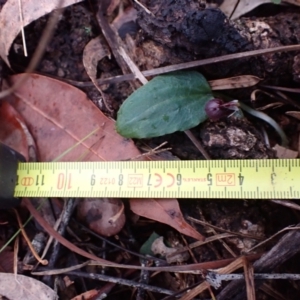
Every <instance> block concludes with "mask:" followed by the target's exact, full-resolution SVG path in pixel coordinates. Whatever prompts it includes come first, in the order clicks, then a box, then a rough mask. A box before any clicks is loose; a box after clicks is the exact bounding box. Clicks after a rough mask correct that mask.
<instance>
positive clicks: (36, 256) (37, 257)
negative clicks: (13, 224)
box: [13, 208, 48, 266]
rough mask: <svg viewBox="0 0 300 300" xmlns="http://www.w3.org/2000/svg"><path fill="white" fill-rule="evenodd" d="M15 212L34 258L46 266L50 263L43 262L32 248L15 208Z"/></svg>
mask: <svg viewBox="0 0 300 300" xmlns="http://www.w3.org/2000/svg"><path fill="white" fill-rule="evenodd" d="M13 211H14V212H15V214H16V217H17V221H18V224H19V227H20V230H21V232H22V235H23V237H24V239H25V241H26V242H27V245H28V247H29V249H30V250H31V252H32V254H33V256H34V257H35V259H36V260H37V261H38V262H39V263H40V264H42V265H44V266H45V265H47V264H48V261H47V260H46V259H44V260H42V259H41V258H40V256H39V255H38V254H37V253H36V251H35V249H34V247H33V246H32V244H31V242H30V240H29V237H28V235H27V233H26V231H25V230H24V226H23V224H22V221H21V218H20V216H19V213H18V211H17V210H16V209H14V208H13Z"/></svg>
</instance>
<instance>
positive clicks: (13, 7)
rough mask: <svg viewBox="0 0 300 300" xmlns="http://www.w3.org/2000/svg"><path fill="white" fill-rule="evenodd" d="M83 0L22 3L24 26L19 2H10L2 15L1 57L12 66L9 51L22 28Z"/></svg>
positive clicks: (0, 14) (0, 31)
mask: <svg viewBox="0 0 300 300" xmlns="http://www.w3.org/2000/svg"><path fill="white" fill-rule="evenodd" d="M81 1H82V0H62V1H60V0H52V1H48V0H39V1H35V0H27V1H23V3H22V15H23V24H22V23H21V20H20V17H19V15H20V13H19V3H18V0H8V1H7V2H6V3H5V5H4V6H3V8H2V10H1V13H0V28H1V30H0V55H1V57H2V58H3V60H4V61H5V62H6V63H7V65H9V66H10V64H9V61H8V57H7V56H8V53H9V49H10V47H11V45H12V43H13V41H14V39H15V38H16V37H17V35H18V34H19V32H20V30H21V28H22V26H26V25H28V24H30V23H31V22H33V21H34V20H37V19H38V18H40V17H42V16H44V15H46V14H48V13H50V12H52V11H53V10H54V9H57V8H58V7H59V6H60V7H61V8H63V7H67V6H69V5H72V4H75V3H79V2H81Z"/></svg>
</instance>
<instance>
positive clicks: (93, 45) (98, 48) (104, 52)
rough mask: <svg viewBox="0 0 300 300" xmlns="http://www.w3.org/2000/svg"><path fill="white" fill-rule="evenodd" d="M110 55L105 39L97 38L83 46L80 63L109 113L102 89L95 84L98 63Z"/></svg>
mask: <svg viewBox="0 0 300 300" xmlns="http://www.w3.org/2000/svg"><path fill="white" fill-rule="evenodd" d="M110 55H111V54H110V50H109V47H108V45H107V43H106V41H105V39H104V38H103V37H102V36H98V37H96V38H94V39H92V40H90V41H89V42H88V44H87V45H86V46H85V48H84V50H83V57H82V62H83V65H84V68H85V70H86V72H87V74H88V75H89V77H90V79H91V81H92V82H93V84H94V85H95V87H96V88H97V90H98V91H99V92H100V94H101V96H102V99H103V102H104V104H105V106H106V108H107V109H108V110H110V111H111V109H110V107H109V106H108V104H107V103H106V95H105V94H104V93H103V91H102V89H101V88H100V87H99V85H98V83H97V64H98V61H100V60H102V59H103V58H104V57H106V56H108V57H110Z"/></svg>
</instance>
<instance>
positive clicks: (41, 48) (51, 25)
mask: <svg viewBox="0 0 300 300" xmlns="http://www.w3.org/2000/svg"><path fill="white" fill-rule="evenodd" d="M61 3H62V0H60V1H59V4H58V7H60V6H61ZM60 13H61V12H60V11H59V10H55V11H54V12H53V13H52V14H51V17H50V19H49V21H48V23H47V27H46V28H45V30H44V33H43V35H42V38H41V40H40V42H39V44H38V47H37V48H36V50H35V52H34V54H33V57H32V59H31V61H30V63H29V66H28V68H27V69H26V70H25V72H24V73H25V74H23V76H21V77H20V79H19V80H18V81H17V82H16V83H15V84H14V85H13V86H12V87H10V88H8V89H6V90H4V91H1V92H0V99H2V98H5V97H7V96H8V95H10V94H12V93H13V92H14V91H16V90H17V89H18V87H19V86H21V85H22V84H23V83H24V82H25V80H26V79H27V78H28V74H27V73H31V72H32V71H33V70H34V69H35V68H36V66H37V65H38V63H39V61H40V59H41V58H42V56H43V54H44V52H45V49H46V46H47V44H48V42H49V41H50V39H51V37H52V35H53V33H54V30H55V26H56V24H57V22H58V19H59V16H60Z"/></svg>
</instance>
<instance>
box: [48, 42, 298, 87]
mask: <svg viewBox="0 0 300 300" xmlns="http://www.w3.org/2000/svg"><path fill="white" fill-rule="evenodd" d="M299 50H300V45H290V46H280V47H274V48H269V49H260V50H251V51H245V52H239V53H234V54H227V55H223V56H218V57H212V58H206V59H201V60H195V61H190V62H185V63H180V64H175V65H170V66H166V67H159V68H155V69H151V70H146V71H141V73H142V74H143V75H144V76H145V77H148V76H155V75H161V74H166V73H170V72H174V71H179V70H187V69H191V68H196V67H201V66H207V65H211V64H216V63H220V62H224V61H230V60H235V59H240V58H247V57H253V56H260V55H264V54H272V53H277V52H290V51H299ZM52 77H53V76H52ZM55 78H57V77H55ZM136 78H137V75H135V74H133V73H131V74H125V75H119V76H114V77H109V78H104V79H98V80H97V83H98V84H99V85H100V84H108V83H117V82H123V81H128V80H134V79H136ZM58 79H59V80H62V81H65V82H69V83H70V84H73V85H75V86H79V87H87V86H93V85H94V84H93V83H92V82H90V81H89V82H82V81H76V80H69V79H62V78H58Z"/></svg>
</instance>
